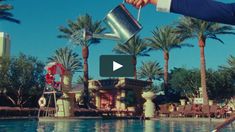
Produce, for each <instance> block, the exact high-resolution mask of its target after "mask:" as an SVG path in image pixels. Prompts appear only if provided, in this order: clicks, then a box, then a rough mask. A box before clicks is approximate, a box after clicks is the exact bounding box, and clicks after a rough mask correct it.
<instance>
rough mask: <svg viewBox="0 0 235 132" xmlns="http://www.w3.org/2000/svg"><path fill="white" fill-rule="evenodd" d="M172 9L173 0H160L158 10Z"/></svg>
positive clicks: (168, 10) (166, 10)
mask: <svg viewBox="0 0 235 132" xmlns="http://www.w3.org/2000/svg"><path fill="white" fill-rule="evenodd" d="M170 9H171V0H158V2H157V11H161V12H170Z"/></svg>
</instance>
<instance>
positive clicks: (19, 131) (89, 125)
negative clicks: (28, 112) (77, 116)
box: [0, 119, 235, 132]
mask: <svg viewBox="0 0 235 132" xmlns="http://www.w3.org/2000/svg"><path fill="white" fill-rule="evenodd" d="M214 126H215V124H210V123H209V122H183V121H182V122H181V121H162V120H161V121H159V120H156V121H154V120H146V121H141V120H102V119H94V120H93V119H89V120H88V119H87V120H73V121H66V120H61V121H44V122H38V121H37V120H34V119H30V120H29V119H28V120H26V119H25V120H0V132H36V131H38V132H143V131H144V132H209V131H211V130H212V129H213V128H214ZM223 131H224V132H234V131H235V128H234V127H233V126H232V125H229V126H227V127H226V128H225V129H223V130H222V132H223Z"/></svg>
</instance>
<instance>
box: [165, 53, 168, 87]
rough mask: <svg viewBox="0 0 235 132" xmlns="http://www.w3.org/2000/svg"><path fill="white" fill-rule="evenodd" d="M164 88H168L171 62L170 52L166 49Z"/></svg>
mask: <svg viewBox="0 0 235 132" xmlns="http://www.w3.org/2000/svg"><path fill="white" fill-rule="evenodd" d="M164 60H165V65H164V88H165V90H166V89H167V88H168V63H169V53H168V52H165V51H164Z"/></svg>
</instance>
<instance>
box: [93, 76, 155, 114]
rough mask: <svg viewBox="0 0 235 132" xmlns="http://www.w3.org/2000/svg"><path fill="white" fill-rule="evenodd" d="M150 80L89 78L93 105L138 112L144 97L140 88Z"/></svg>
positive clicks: (141, 108) (141, 107) (148, 83)
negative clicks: (93, 95) (93, 98)
mask: <svg viewBox="0 0 235 132" xmlns="http://www.w3.org/2000/svg"><path fill="white" fill-rule="evenodd" d="M150 84H151V83H150V82H147V81H141V80H135V79H128V78H117V79H105V80H90V81H89V89H90V90H92V91H93V93H94V94H95V100H94V103H95V106H96V107H97V108H98V109H106V110H117V111H119V110H127V111H132V112H134V114H137V115H138V114H140V113H141V111H142V110H143V103H144V99H143V98H142V96H141V94H142V90H143V88H144V87H146V86H148V85H150Z"/></svg>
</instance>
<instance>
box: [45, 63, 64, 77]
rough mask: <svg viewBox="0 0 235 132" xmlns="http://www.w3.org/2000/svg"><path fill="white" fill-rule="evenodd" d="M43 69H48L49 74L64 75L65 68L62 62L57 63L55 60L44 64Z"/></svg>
mask: <svg viewBox="0 0 235 132" xmlns="http://www.w3.org/2000/svg"><path fill="white" fill-rule="evenodd" d="M45 69H46V70H47V71H50V72H51V74H59V75H64V73H65V68H64V67H63V65H62V64H60V63H57V62H50V63H48V64H47V65H46V66H45Z"/></svg>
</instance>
